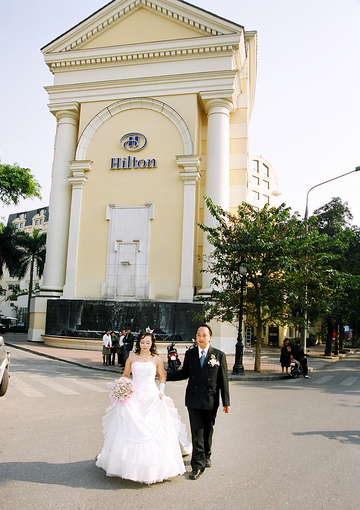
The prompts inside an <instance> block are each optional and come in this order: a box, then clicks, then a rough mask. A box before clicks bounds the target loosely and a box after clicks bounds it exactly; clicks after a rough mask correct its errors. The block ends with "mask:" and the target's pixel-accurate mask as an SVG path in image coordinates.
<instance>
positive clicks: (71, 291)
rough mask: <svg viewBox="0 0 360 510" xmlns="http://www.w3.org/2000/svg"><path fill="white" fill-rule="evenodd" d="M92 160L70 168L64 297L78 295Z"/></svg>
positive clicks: (75, 162)
mask: <svg viewBox="0 0 360 510" xmlns="http://www.w3.org/2000/svg"><path fill="white" fill-rule="evenodd" d="M91 163H92V161H72V162H71V164H70V170H71V172H72V175H73V176H72V177H68V179H67V180H68V182H69V183H70V184H71V186H72V191H71V209H70V226H69V240H68V250H67V260H66V280H65V286H64V291H63V297H64V298H74V297H76V271H77V264H78V249H79V231H80V217H81V202H82V192H83V187H84V184H85V183H86V181H87V177H86V176H85V172H89V171H90V170H91Z"/></svg>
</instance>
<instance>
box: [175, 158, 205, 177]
mask: <svg viewBox="0 0 360 510" xmlns="http://www.w3.org/2000/svg"><path fill="white" fill-rule="evenodd" d="M200 162H201V157H200V156H193V155H191V156H176V163H177V165H178V166H179V167H183V169H184V171H183V172H180V177H181V178H182V180H183V181H184V183H185V184H186V183H188V184H195V183H196V182H197V181H198V180H199V179H200V178H201V173H200V172H199V166H200Z"/></svg>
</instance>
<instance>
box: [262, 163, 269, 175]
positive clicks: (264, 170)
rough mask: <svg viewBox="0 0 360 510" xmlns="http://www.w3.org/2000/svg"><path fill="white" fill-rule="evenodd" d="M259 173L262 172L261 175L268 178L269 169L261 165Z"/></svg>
mask: <svg viewBox="0 0 360 510" xmlns="http://www.w3.org/2000/svg"><path fill="white" fill-rule="evenodd" d="M261 171H262V174H263V175H265V176H266V177H269V168H268V167H267V166H266V165H264V163H263V164H262V168H261Z"/></svg>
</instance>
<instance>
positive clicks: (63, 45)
mask: <svg viewBox="0 0 360 510" xmlns="http://www.w3.org/2000/svg"><path fill="white" fill-rule="evenodd" d="M169 7H170V8H169ZM140 8H144V9H147V10H149V11H151V12H155V13H156V14H157V15H159V16H161V17H163V18H166V19H170V20H171V21H173V22H176V23H179V24H181V25H184V26H187V27H189V28H191V29H192V30H194V31H195V32H198V33H199V35H202V36H204V35H205V36H209V35H210V36H211V35H213V36H219V35H223V34H224V33H230V32H232V33H235V32H237V33H240V32H242V31H243V28H242V27H241V26H239V25H235V24H233V23H231V22H230V21H227V20H224V19H220V18H218V17H216V16H215V15H212V14H211V13H207V12H206V11H202V10H199V9H197V8H196V7H195V6H192V5H190V4H187V5H186V4H181V3H175V2H169V1H164V0H157V1H149V0H135V1H134V0H129V1H127V2H126V1H125V2H114V3H113V4H108V5H107V6H105V8H104V9H101V10H100V11H98V12H97V13H95V14H94V15H93V16H90V17H89V18H87V19H86V20H84V21H83V22H81V23H79V25H77V26H76V27H74V28H72V29H70V30H69V31H68V32H66V33H65V34H63V35H62V36H60V37H58V38H57V39H55V40H54V41H52V42H51V43H49V44H48V45H46V46H45V47H44V48H42V51H43V53H44V54H47V53H49V52H52V51H56V52H58V51H62V52H68V51H72V50H75V49H79V48H81V47H82V46H83V45H84V44H86V43H88V42H89V41H91V40H92V39H93V38H95V37H97V36H98V35H99V34H100V33H102V32H104V31H106V30H108V29H109V28H110V27H112V26H113V25H115V24H116V23H119V22H120V21H121V20H123V19H124V18H125V17H127V16H129V15H130V14H132V13H133V12H135V11H137V10H138V9H140Z"/></svg>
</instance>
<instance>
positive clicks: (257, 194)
mask: <svg viewBox="0 0 360 510" xmlns="http://www.w3.org/2000/svg"><path fill="white" fill-rule="evenodd" d="M252 196H253V198H255V200H259V198H260V197H259V193H258V192H257V191H253V192H252Z"/></svg>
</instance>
